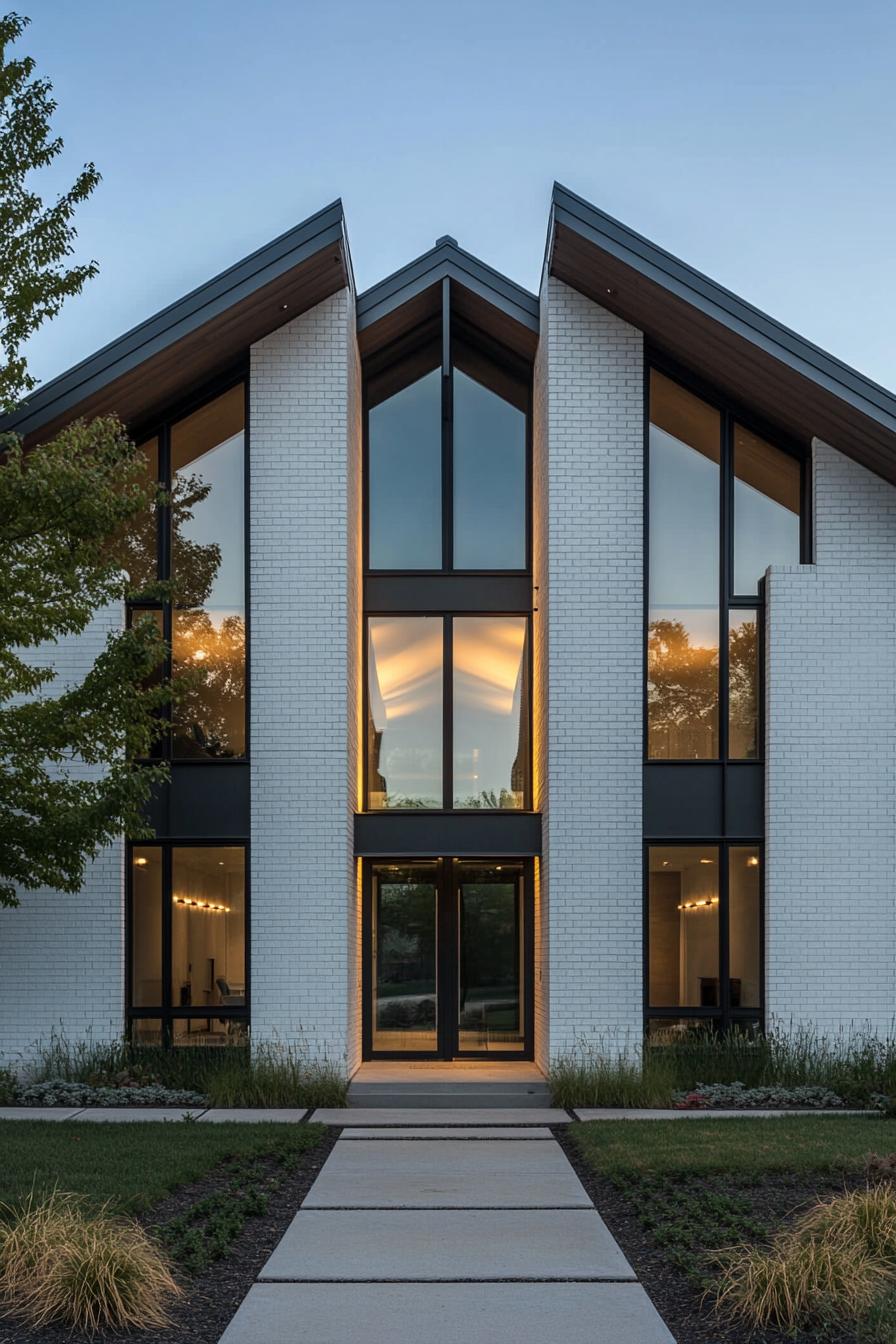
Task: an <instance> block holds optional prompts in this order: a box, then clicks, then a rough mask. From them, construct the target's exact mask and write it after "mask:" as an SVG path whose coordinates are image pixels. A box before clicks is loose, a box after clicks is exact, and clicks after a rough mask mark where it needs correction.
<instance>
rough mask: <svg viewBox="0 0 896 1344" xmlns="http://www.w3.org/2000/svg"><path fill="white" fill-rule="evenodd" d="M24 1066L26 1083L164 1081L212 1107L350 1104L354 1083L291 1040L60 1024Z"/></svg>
mask: <svg viewBox="0 0 896 1344" xmlns="http://www.w3.org/2000/svg"><path fill="white" fill-rule="evenodd" d="M22 1072H23V1074H24V1078H23V1085H25V1086H29V1085H30V1086H33V1085H36V1084H49V1083H59V1082H63V1083H72V1084H73V1083H83V1084H87V1085H89V1086H91V1087H117V1088H129V1089H135V1090H136V1089H140V1088H151V1087H153V1086H161V1087H165V1088H169V1089H173V1090H176V1091H180V1092H184V1093H191V1094H197V1095H198V1096H200V1097H201V1098H204V1099H205V1101H206V1104H207V1105H209V1106H245V1107H268V1106H271V1107H281V1106H282V1107H296V1106H299V1107H308V1106H344V1105H345V1099H346V1093H347V1089H348V1082H347V1079H346V1077H345V1071H344V1069H343V1068H342V1067H341V1066H340V1065H338V1064H335V1063H332V1062H330V1061H329V1060H327V1059H320V1058H315V1057H313V1056H312V1055H310V1054H309V1052H308V1051H307V1050H305V1049H304V1048H303V1047H302V1046H300V1045H296V1044H291V1043H286V1042H266V1043H264V1044H261V1045H257V1046H255V1047H254V1048H252V1049H250V1047H249V1046H248V1045H226V1046H175V1047H172V1048H170V1049H164V1048H162V1047H161V1046H145V1045H135V1044H132V1043H130V1042H128V1041H125V1040H94V1039H93V1038H92V1037H90V1036H87V1037H85V1038H83V1039H80V1040H75V1041H71V1040H69V1039H68V1037H67V1036H66V1034H65V1033H64V1032H63V1031H55V1032H53V1033H52V1034H51V1035H50V1037H49V1039H47V1040H45V1041H41V1042H38V1043H37V1045H36V1046H35V1047H34V1049H33V1052H32V1056H31V1058H30V1059H29V1061H28V1063H27V1064H26V1065H25V1067H24V1069H23V1070H22ZM135 1095H136V1092H135ZM191 1104H196V1103H195V1101H194V1102H193V1103H191Z"/></svg>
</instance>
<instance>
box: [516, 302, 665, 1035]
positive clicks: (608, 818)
mask: <svg viewBox="0 0 896 1344" xmlns="http://www.w3.org/2000/svg"><path fill="white" fill-rule="evenodd" d="M542 305H543V317H542V348H541V352H540V356H539V367H538V372H537V388H536V402H537V403H539V404H540V408H541V409H540V411H539V413H538V414H539V421H538V425H539V439H540V443H541V449H540V458H539V462H538V465H537V468H536V477H535V479H536V482H537V483H538V484H537V493H536V499H538V498H539V494H540V496H541V498H540V504H541V507H542V509H543V510H544V511H545V513H546V518H547V528H546V541H547V557H546V559H545V555H544V547H543V545H542V547H541V548H540V553H539V559H540V565H541V572H540V575H539V578H540V587H539V607H540V608H541V611H540V613H539V615H540V624H541V627H542V633H541V635H540V640H543V639H544V633H543V631H544V623H545V622H546V624H547V669H546V676H545V673H544V668H543V663H544V657H543V653H542V677H543V680H544V681H545V682H546V689H547V710H546V724H545V723H544V718H543V719H542V725H543V726H542V733H544V731H545V728H546V733H547V745H546V748H545V750H544V753H543V759H544V762H545V764H546V777H545V778H544V779H543V780H542V784H541V804H542V807H544V808H545V825H544V862H543V865H542V869H543V879H544V880H543V882H542V886H543V888H546V893H545V892H543V894H542V899H543V900H545V899H546V901H547V907H548V914H547V939H546V942H547V955H548V960H549V965H550V989H549V995H548V1003H549V1006H548V1013H547V1018H548V1021H547V1023H545V1022H544V1015H542V1032H544V1029H545V1026H547V1031H548V1037H549V1045H548V1043H546V1042H545V1041H544V1040H542V1042H541V1043H540V1050H539V1054H540V1056H541V1058H542V1059H544V1058H545V1056H546V1054H547V1052H548V1049H549V1052H550V1054H551V1055H555V1054H557V1053H558V1052H560V1051H563V1050H566V1049H568V1048H570V1047H571V1046H572V1045H573V1044H574V1043H575V1040H576V1038H577V1037H578V1036H580V1035H589V1036H592V1037H593V1036H595V1035H602V1036H604V1037H607V1036H612V1037H614V1038H615V1039H616V1040H619V1041H621V1042H624V1041H625V1039H626V1038H627V1037H629V1036H631V1037H632V1038H633V1039H637V1038H638V1036H639V1034H640V1031H641V977H642V933H641V925H642V908H641V907H642V889H641V863H642V861H641V852H642V851H641V843H642V825H641V775H642V733H643V727H642V723H643V719H642V715H643V708H642V707H643V694H644V692H643V671H642V659H643V641H644V630H643V600H644V597H643V594H644V589H643V583H644V577H643V574H644V570H643V520H644V392H643V386H644V365H643V359H644V356H643V338H642V335H641V333H640V332H639V331H636V330H635V329H634V328H633V327H631V326H629V325H628V324H627V323H625V322H623V321H621V320H620V319H619V318H617V317H614V316H613V315H612V314H611V313H608V312H606V311H605V310H604V309H602V308H600V307H598V306H597V305H596V304H594V303H591V302H590V301H589V300H588V299H586V298H584V297H583V296H582V295H581V294H579V293H577V292H576V291H575V290H573V289H570V288H569V287H568V286H566V285H564V284H563V283H562V282H561V281H559V280H556V279H554V278H553V277H551V278H550V279H548V280H547V282H546V285H545V287H543V289H542ZM545 491H546V494H547V499H546V501H545V498H544V495H545ZM545 580H546V581H545ZM536 582H539V579H536ZM538 648H539V641H538V640H537V641H536V649H538ZM536 657H537V658H538V654H536ZM538 665H539V664H538V662H537V663H536V666H538ZM545 804H547V805H546V806H545Z"/></svg>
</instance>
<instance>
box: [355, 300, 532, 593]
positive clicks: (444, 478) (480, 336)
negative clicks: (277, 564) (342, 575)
mask: <svg viewBox="0 0 896 1344" xmlns="http://www.w3.org/2000/svg"><path fill="white" fill-rule="evenodd" d="M455 338H457V339H458V340H460V341H461V342H462V343H463V344H465V345H467V346H471V347H473V348H475V349H476V350H477V351H478V353H480V354H482V355H483V357H484V358H486V359H487V360H488V361H490V362H491V363H493V364H495V365H496V366H498V367H500V368H503V369H504V370H505V371H506V372H507V373H508V374H509V375H510V376H511V377H512V378H513V379H514V380H515V381H516V382H518V383H519V385H520V388H521V390H524V391H525V402H526V405H525V410H524V412H523V413H524V415H525V419H526V463H525V511H526V517H525V543H524V544H525V564H524V565H523V566H522V568H517V569H460V568H456V567H455V565H454V442H453V435H454V362H455V361H454V346H455ZM436 342H439V343H440V360H439V362H438V364H436V365H434V366H433V367H434V368H440V369H441V374H442V378H441V408H442V471H441V495H442V498H441V511H440V517H441V526H442V564H441V566H440V567H439V568H438V569H388V568H387V569H378V568H374V567H372V566H371V564H370V419H369V412H370V398H369V395H368V382H369V380H370V378H371V376H372V374H373V370H374V369H375V370H376V371H377V372H379V371H382V370H385V369H387V368H389V367H390V366H392V365H398V364H400V363H401V362H402V361H403V360H404V359H406V358H408V356H409V355H410V354H413V352H414V351H415V350H416V349H422V348H424V347H426V346H428V345H433V344H435V343H436ZM361 400H362V416H361V419H362V479H363V491H362V506H361V518H362V529H361V530H362V556H363V569H364V575H365V578H367V577H370V578H375V579H388V578H398V577H401V578H408V577H415V578H418V579H427V578H430V579H433V578H444V577H445V576H446V575H457V576H458V577H459V578H467V577H470V576H472V575H479V576H482V577H494V578H500V577H504V578H509V579H511V578H520V577H529V576H531V574H532V545H533V539H532V534H533V528H532V407H533V394H532V367H531V364H530V363H529V362H528V361H524V360H523V359H522V358H521V357H519V356H517V355H514V354H513V353H512V352H511V351H509V350H507V349H506V348H505V347H504V346H502V345H500V344H499V343H498V342H497V341H494V340H492V339H491V338H490V337H488V336H486V335H485V333H483V332H481V331H479V330H475V331H474V330H473V328H471V327H470V326H468V324H467V323H465V322H464V321H463V319H461V318H459V317H458V316H457V315H456V314H455V313H454V312H453V310H452V283H451V280H450V279H447V278H446V279H444V280H443V281H442V286H441V314H440V317H439V320H438V327H436V325H435V324H434V323H432V322H430V323H426V324H424V325H423V327H422V328H421V329H420V330H419V331H418V332H417V333H412V334H411V337H410V338H408V337H405V338H403V339H402V340H401V341H399V342H396V344H395V346H394V347H392V348H387V349H385V350H383V351H381V352H379V353H378V354H377V356H376V358H375V360H374V361H372V362H371V363H368V365H367V366H366V367H365V369H364V371H363V387H362V398H361Z"/></svg>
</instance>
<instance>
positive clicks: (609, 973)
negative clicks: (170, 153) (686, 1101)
mask: <svg viewBox="0 0 896 1344" xmlns="http://www.w3.org/2000/svg"><path fill="white" fill-rule="evenodd" d="M331 260H334V259H331ZM565 273H568V272H565ZM335 283H341V279H340V280H339V281H336V282H335ZM452 283H454V282H452ZM458 283H460V282H458ZM508 283H509V282H508ZM316 292H317V293H320V292H323V291H322V290H317V291H316ZM599 292H602V291H599ZM523 297H524V298H526V296H523ZM528 303H529V308H528V309H527V312H528V313H529V317H528V318H527V321H529V322H533V321H534V300H533V299H532V298H531V296H528ZM540 306H541V314H540V337H539V347H538V353H537V357H536V361H535V368H534V398H533V426H532V431H533V451H534V460H533V466H532V480H533V520H532V521H533V546H534V554H533V568H534V574H533V583H534V605H535V613H534V618H533V631H534V641H533V687H534V696H533V720H534V731H533V781H534V788H533V793H534V798H533V803H534V808H535V810H536V811H538V812H539V813H540V814H541V816H542V826H543V853H542V856H541V857H540V858H539V859H536V861H535V891H534V901H535V947H534V961H535V977H534V1000H535V1001H534V1010H535V1057H536V1060H537V1061H538V1063H539V1064H541V1065H542V1066H543V1067H546V1066H547V1065H548V1063H549V1061H550V1059H551V1057H553V1056H556V1055H558V1054H560V1053H561V1052H564V1051H567V1050H570V1049H572V1048H574V1047H575V1045H576V1044H577V1042H578V1041H579V1039H580V1038H588V1039H590V1040H591V1041H592V1042H594V1041H596V1040H602V1041H604V1042H605V1043H606V1044H607V1045H609V1046H611V1047H612V1046H615V1047H616V1048H620V1049H621V1048H626V1047H632V1046H634V1045H635V1044H636V1043H637V1042H638V1041H639V1039H640V1036H641V1031H642V1025H643V1018H642V1010H643V1004H642V984H643V970H644V966H643V947H644V929H643V919H644V913H643V885H642V868H643V814H642V779H643V773H644V761H643V712H644V487H645V481H644V467H645V453H644V429H645V423H644V422H645V406H644V372H645V369H644V338H643V335H642V333H641V332H640V331H639V330H637V329H636V328H635V327H633V326H630V325H629V324H627V323H626V322H624V321H623V320H621V319H620V318H618V317H616V316H614V315H612V314H611V313H609V312H608V311H606V310H604V309H603V308H601V307H600V306H599V305H598V304H595V303H593V302H591V301H590V300H589V299H587V298H586V297H584V296H583V295H582V294H580V293H579V292H577V291H576V290H574V289H572V288H569V287H568V286H567V285H565V284H564V283H562V282H561V281H559V280H558V279H556V278H554V277H551V276H549V275H547V274H546V276H545V278H544V281H543V285H542V292H541V298H540ZM280 311H281V312H282V308H281V310H280ZM361 312H362V325H363V321H364V309H363V304H362V307H361ZM355 314H356V307H355V296H354V293H353V292H352V290H351V289H350V288H346V289H343V290H341V291H340V292H339V293H336V294H334V295H332V296H331V297H330V298H328V299H326V300H325V301H324V302H322V303H320V304H319V305H318V306H317V307H315V308H313V309H311V310H310V311H308V312H305V313H304V314H302V315H301V316H299V317H297V318H295V319H294V320H293V321H291V322H289V323H287V324H286V325H284V326H282V327H280V328H279V329H277V330H275V331H274V332H272V333H271V334H270V335H268V336H267V337H265V338H264V339H263V340H260V341H259V342H258V343H257V344H255V345H254V346H253V347H252V348H251V351H250V375H249V378H250V386H249V392H250V396H249V406H250V423H249V433H248V438H247V444H248V454H249V477H248V479H249V504H248V547H249V571H250V586H249V601H248V615H249V620H248V630H249V725H248V727H249V765H248V767H247V766H246V765H245V764H244V763H241V764H240V766H239V768H240V770H242V771H243V772H245V771H246V770H247V769H248V772H249V776H250V780H251V804H250V812H251V817H250V828H249V829H250V835H249V842H250V850H249V876H250V888H249V891H250V917H249V928H248V935H249V948H250V966H249V983H250V1002H251V1033H252V1040H253V1041H254V1042H256V1043H257V1042H278V1041H279V1042H284V1043H287V1044H292V1045H298V1046H300V1047H303V1048H307V1049H308V1050H309V1051H310V1052H311V1053H312V1054H316V1055H318V1056H326V1057H327V1058H328V1059H330V1060H331V1061H333V1062H334V1063H337V1064H339V1065H342V1066H344V1067H345V1068H346V1070H347V1071H348V1072H352V1071H353V1070H354V1068H355V1067H356V1065H357V1064H358V1063H359V1062H360V1056H361V865H360V862H359V861H358V860H356V859H355V857H354V816H355V813H356V811H357V810H359V809H360V808H361V807H362V805H363V800H362V798H361V796H360V780H361V774H362V770H361V759H360V758H361V754H362V752H363V750H364V749H365V747H366V737H367V733H366V724H365V723H364V720H363V716H362V688H361V684H360V682H361V669H362V586H363V585H362V556H361V531H362V529H361V512H362V508H361V497H362V482H361V441H362V432H361V403H362V396H361V373H360V363H359V354H358V343H357V338H356V330H355ZM377 320H379V319H377ZM470 320H471V321H472V319H470ZM639 320H640V319H639ZM371 325H375V324H370V323H368V325H367V326H366V327H365V328H364V331H365V335H364V340H365V341H366V342H368V346H367V348H368V349H370V350H373V351H374V352H375V351H376V349H377V347H376V343H375V342H376V340H382V341H383V344H384V346H385V345H386V344H387V342H386V338H385V336H383V334H382V331H381V332H380V333H379V336H378V337H371V336H370V331H371ZM648 325H649V324H648ZM255 330H258V328H256V329H255ZM415 332H416V335H415V336H414V337H413V339H416V338H417V336H418V335H419V329H416V328H415ZM391 339H392V338H391V336H390V338H389V341H390V342H391ZM390 348H391V350H392V351H393V353H394V350H395V347H394V346H392V345H391V344H390ZM695 372H697V373H699V370H695ZM813 456H814V463H813V469H814V477H813V490H814V502H813V529H814V538H815V545H814V554H815V563H814V564H812V565H802V566H793V567H789V568H787V567H775V568H773V569H772V570H771V571H770V573H769V576H768V581H767V590H766V592H767V610H766V630H765V634H766V638H765V657H766V666H765V677H766V684H765V706H766V712H765V733H766V739H765V752H764V759H765V767H764V768H765V801H766V832H767V834H766V851H765V860H766V861H765V868H764V875H765V883H766V892H765V967H766V1003H767V1010H768V1016H769V1018H770V1019H776V1020H778V1021H780V1022H782V1023H783V1024H784V1025H785V1026H786V1025H789V1024H794V1025H796V1024H804V1023H807V1024H812V1025H813V1026H817V1027H820V1028H821V1029H823V1030H836V1029H838V1028H840V1027H843V1026H848V1024H850V1023H854V1024H855V1025H856V1026H857V1027H866V1026H868V1025H870V1026H871V1027H872V1028H873V1029H874V1030H875V1031H878V1032H881V1033H884V1032H889V1031H891V1030H892V1028H893V1017H894V1005H896V877H894V874H896V690H894V686H896V679H894V671H893V669H894V663H896V598H894V591H896V489H894V488H893V487H891V486H889V485H887V484H885V483H884V482H883V481H881V480H879V479H878V478H876V477H874V476H872V475H871V474H869V473H868V472H867V471H865V470H864V469H863V468H862V467H859V466H857V465H856V464H855V463H854V462H853V461H852V460H851V459H849V458H847V457H845V456H843V455H842V454H841V453H840V452H837V451H835V450H834V449H833V448H831V447H829V446H827V445H826V444H824V443H820V442H818V441H816V442H815V443H814V445H813ZM439 582H440V583H441V582H444V580H442V579H440V580H439ZM454 591H455V592H456V590H454ZM491 595H492V594H491V593H490V594H489V597H487V599H486V600H487V601H490V598H491ZM119 620H120V613H119V612H115V613H111V612H106V613H103V615H102V616H101V617H100V618H98V619H97V621H96V622H95V623H94V624H93V625H92V626H91V628H90V630H89V631H88V632H87V633H86V634H85V635H84V636H83V637H82V638H81V639H80V640H74V641H72V640H67V641H63V642H61V643H60V644H59V645H58V646H56V647H55V648H54V649H53V650H52V651H47V650H41V651H39V652H38V653H37V654H36V655H35V657H36V658H39V659H49V658H51V657H52V659H53V661H54V664H55V665H56V666H57V667H58V669H59V670H60V672H61V679H62V681H63V683H64V682H65V681H66V679H68V678H74V677H78V678H80V677H82V676H83V674H84V673H85V671H86V670H87V668H88V667H89V666H90V665H91V663H92V662H93V660H94V658H95V656H96V654H97V653H98V651H99V649H100V648H101V647H102V643H103V641H104V639H105V636H106V632H107V630H108V629H109V628H111V626H114V624H115V623H117V622H118V621H119ZM175 768H177V767H175ZM737 768H740V767H737ZM753 770H754V778H758V776H759V771H760V767H758V766H755V767H753ZM721 773H722V771H721V769H719V774H720V775H721ZM185 777H186V776H184V775H182V776H181V778H182V779H183V778H185ZM197 777H199V776H197ZM208 777H209V776H208V774H206V775H205V778H206V779H207V778H208ZM220 778H223V776H220ZM242 779H243V780H245V773H244V774H243V775H242ZM216 782H217V779H216ZM719 787H720V789H721V787H722V785H720V786H719ZM757 797H758V786H757ZM227 815H232V814H230V813H228V814H227ZM239 816H240V827H245V825H246V818H245V813H244V812H241V813H239ZM169 818H170V814H169ZM172 824H173V823H172ZM198 824H201V823H198ZM226 824H228V825H229V822H228V823H226ZM715 824H717V823H714V825H715ZM190 834H195V832H189V831H187V832H184V833H182V834H180V835H178V834H177V832H176V831H175V830H171V831H170V832H169V833H168V834H167V835H161V836H160V837H159V838H160V840H165V839H171V838H174V839H175V840H183V839H184V836H189V835H190ZM442 834H443V835H444V834H445V832H442ZM663 834H664V835H665V832H664V833H663ZM197 838H198V839H202V838H203V833H202V832H200V833H199V835H198V836H197ZM218 838H219V839H220V840H221V842H222V843H223V842H224V841H225V840H226V839H227V838H228V837H225V836H223V835H222V836H219V837H218ZM229 838H230V839H232V840H233V841H239V840H240V839H241V838H242V832H241V833H240V834H238V835H232V836H229ZM682 838H683V839H685V838H686V839H688V840H692V841H694V842H696V841H697V840H698V839H706V840H708V841H711V840H713V839H715V838H716V837H714V836H712V835H711V834H708V835H706V836H696V835H693V836H691V835H688V836H687V837H682ZM427 843H429V842H427ZM530 852H531V851H530ZM443 853H444V857H446V858H450V857H451V856H452V855H451V851H450V849H446V850H444V851H443ZM433 857H435V855H433ZM123 893H124V854H123V844H122V843H118V844H116V845H113V846H111V847H110V848H109V849H108V850H107V851H105V852H104V853H103V854H102V855H101V856H100V858H99V859H98V860H97V861H96V863H94V864H92V865H91V866H90V868H89V871H88V877H87V881H86V883H85V887H84V890H83V891H82V892H81V893H79V894H78V895H77V896H62V895H59V894H56V893H52V892H37V893H25V894H24V895H23V899H22V907H21V908H20V909H18V910H13V911H0V995H2V999H0V1061H2V1060H3V1059H10V1058H12V1059H14V1058H15V1057H16V1056H17V1055H19V1054H21V1053H26V1052H27V1051H28V1050H29V1047H30V1046H31V1045H32V1044H33V1043H34V1042H35V1041H36V1040H38V1039H39V1038H42V1037H43V1038H46V1037H47V1036H48V1035H49V1033H50V1032H51V1031H52V1030H53V1029H61V1030H63V1031H64V1032H65V1033H66V1034H67V1035H68V1036H69V1037H70V1038H72V1039H83V1038H84V1037H86V1036H87V1035H89V1034H91V1035H92V1036H93V1037H94V1038H95V1039H98V1038H104V1037H116V1036H118V1035H119V1034H120V1032H121V1029H122V1026H123V1019H124V1013H123V1009H124V1002H123V1000H124V952H125V949H124V894H123ZM676 1011H677V1010H676Z"/></svg>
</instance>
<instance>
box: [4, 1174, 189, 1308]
mask: <svg viewBox="0 0 896 1344" xmlns="http://www.w3.org/2000/svg"><path fill="white" fill-rule="evenodd" d="M181 1292H182V1290H181V1288H180V1286H179V1285H178V1283H177V1281H176V1279H175V1277H174V1275H173V1273H172V1270H171V1266H170V1264H169V1262H168V1259H167V1256H166V1255H165V1253H164V1252H163V1251H162V1250H161V1248H160V1247H159V1246H157V1245H156V1243H155V1242H154V1241H152V1240H151V1238H150V1237H149V1236H148V1235H147V1233H146V1232H145V1231H144V1230H143V1228H142V1227H140V1225H139V1224H138V1223H136V1222H134V1221H133V1220H131V1219H127V1218H121V1217H116V1216H113V1215H112V1214H110V1213H109V1211H108V1209H105V1208H104V1209H102V1210H100V1212H99V1213H92V1212H90V1210H89V1209H88V1207H87V1205H86V1202H85V1201H84V1200H82V1199H81V1198H79V1197H78V1196H77V1195H72V1194H66V1193H63V1192H60V1191H54V1192H53V1193H52V1194H50V1195H47V1196H46V1197H44V1198H38V1197H36V1196H35V1195H34V1193H33V1192H32V1194H31V1195H30V1196H29V1197H28V1199H27V1200H26V1201H25V1202H24V1204H23V1205H21V1206H19V1207H17V1208H3V1209H0V1303H2V1307H0V1310H2V1313H3V1315H5V1316H7V1317H13V1318H14V1319H17V1320H19V1321H21V1322H23V1323H24V1324H26V1325H29V1326H34V1327H40V1326H44V1325H51V1324H54V1323H55V1324H61V1325H66V1326H69V1327H72V1328H74V1329H77V1330H81V1331H84V1332H86V1333H88V1334H93V1333H95V1332H96V1331H97V1330H104V1329H113V1330H118V1329H123V1328H143V1329H161V1328H163V1327H164V1326H166V1325H168V1324H170V1307H171V1304H172V1303H173V1302H174V1300H175V1299H176V1298H177V1297H179V1296H180V1295H181Z"/></svg>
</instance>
